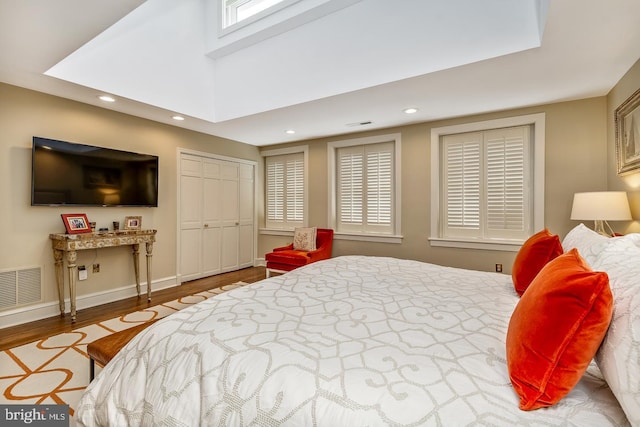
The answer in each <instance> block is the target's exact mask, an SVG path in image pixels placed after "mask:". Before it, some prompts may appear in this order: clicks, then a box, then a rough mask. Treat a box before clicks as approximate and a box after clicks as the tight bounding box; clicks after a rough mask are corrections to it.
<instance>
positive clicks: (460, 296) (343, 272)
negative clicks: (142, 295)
mask: <svg viewBox="0 0 640 427" xmlns="http://www.w3.org/2000/svg"><path fill="white" fill-rule="evenodd" d="M599 244H601V242H599ZM639 253H640V250H639ZM592 255H593V256H594V257H595V256H596V255H594V254H592ZM639 256H640V255H639ZM638 259H640V258H638ZM592 261H593V260H592ZM519 299H520V298H519V296H518V294H517V293H516V292H515V291H514V285H513V282H512V280H511V276H508V275H504V274H498V273H489V272H479V271H471V270H463V269H457V268H450V267H443V266H438V265H433V264H428V263H423V262H418V261H411V260H402V259H396V258H387V257H367V256H341V257H336V258H332V259H329V260H326V261H320V262H317V263H313V264H310V265H307V266H305V267H302V268H299V269H296V270H294V271H292V272H289V273H287V274H284V275H281V276H276V277H271V278H269V279H265V280H262V281H260V282H257V283H254V284H251V285H248V286H245V287H242V288H238V289H234V290H231V291H229V292H226V293H223V294H221V295H218V296H215V297H213V298H211V299H209V300H206V301H203V302H201V303H199V304H197V305H195V306H192V307H189V308H186V309H184V310H182V311H180V312H177V313H175V314H172V315H171V316H168V317H166V318H164V319H161V320H160V321H158V322H156V324H155V325H153V326H152V327H150V328H148V329H146V330H145V331H143V332H142V333H140V334H139V335H138V336H137V337H135V338H134V339H133V340H132V341H131V342H130V343H129V344H128V345H127V346H126V347H125V348H123V350H122V351H121V352H120V353H119V354H118V355H117V356H116V357H115V358H114V359H113V360H112V361H111V362H110V363H109V364H108V365H107V366H106V367H105V368H104V369H103V370H102V372H100V374H99V375H98V376H97V378H96V379H95V380H94V381H93V382H92V383H91V384H90V385H89V387H88V388H87V390H86V391H85V394H84V395H83V397H82V399H81V401H80V404H79V406H78V408H77V411H76V420H77V422H78V423H79V424H81V425H86V426H94V425H176V426H196V425H201V426H205V425H234V426H236V425H237V426H248V425H254V426H280V425H287V426H365V425H366V426H382V425H392V426H418V425H434V426H435V425H446V426H450V425H456V426H458V425H492V426H514V425H519V426H523V425H530V426H551V425H554V426H555V425H566V426H599V427H601V426H609V425H610V426H625V425H630V422H629V420H628V419H627V417H626V415H625V411H624V410H623V409H622V408H621V405H620V404H619V402H618V399H617V398H616V396H615V395H614V393H613V392H612V389H611V387H609V385H608V383H607V382H606V381H605V379H604V378H603V374H602V373H601V371H600V369H599V368H598V366H597V364H596V363H595V362H591V363H590V364H589V367H588V369H587V371H586V373H585V374H584V375H583V376H582V378H581V379H580V381H579V383H578V384H577V385H576V386H575V387H574V388H573V389H572V390H571V391H570V392H569V394H568V395H566V396H565V397H564V398H563V399H562V400H561V401H560V402H559V403H557V404H555V405H553V406H551V407H549V408H543V409H538V410H535V411H523V410H520V409H519V408H518V396H517V394H516V393H515V392H514V388H513V387H512V385H511V381H510V376H509V371H508V368H507V362H506V355H505V335H506V333H507V328H508V324H509V320H510V317H511V315H512V313H513V311H514V307H515V306H516V305H517V303H518V301H519Z"/></svg>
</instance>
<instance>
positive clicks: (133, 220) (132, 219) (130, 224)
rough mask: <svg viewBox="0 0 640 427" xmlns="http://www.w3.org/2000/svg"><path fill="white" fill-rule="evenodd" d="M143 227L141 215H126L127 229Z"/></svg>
mask: <svg viewBox="0 0 640 427" xmlns="http://www.w3.org/2000/svg"><path fill="white" fill-rule="evenodd" d="M141 227H142V217H141V216H126V217H124V229H125V230H140V228H141Z"/></svg>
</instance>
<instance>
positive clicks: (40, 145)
mask: <svg viewBox="0 0 640 427" xmlns="http://www.w3.org/2000/svg"><path fill="white" fill-rule="evenodd" d="M31 184H32V185H31V205H32V206H147V207H157V206H158V156H154V155H150V154H141V153H132V152H128V151H121V150H114V149H110V148H103V147H94V146H92V145H84V144H76V143H71V142H65V141H57V140H54V139H48V138H41V137H37V136H34V137H33V153H32V163H31Z"/></svg>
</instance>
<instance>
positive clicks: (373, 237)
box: [333, 233, 403, 243]
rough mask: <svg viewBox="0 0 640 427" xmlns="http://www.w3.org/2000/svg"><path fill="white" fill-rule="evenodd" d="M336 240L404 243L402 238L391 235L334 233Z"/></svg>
mask: <svg viewBox="0 0 640 427" xmlns="http://www.w3.org/2000/svg"><path fill="white" fill-rule="evenodd" d="M333 239H334V240H357V241H361V242H378V243H402V239H403V237H402V236H399V235H390V234H354V233H334V234H333Z"/></svg>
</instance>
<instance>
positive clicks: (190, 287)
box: [0, 267, 265, 351]
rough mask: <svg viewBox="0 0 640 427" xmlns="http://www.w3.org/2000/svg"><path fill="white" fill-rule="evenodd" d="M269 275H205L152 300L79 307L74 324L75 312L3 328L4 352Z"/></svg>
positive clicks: (249, 271) (256, 271) (0, 346)
mask: <svg viewBox="0 0 640 427" xmlns="http://www.w3.org/2000/svg"><path fill="white" fill-rule="evenodd" d="M264 278H265V268H264V267H250V268H245V269H242V270H238V271H232V272H230V273H224V274H218V275H216V276H210V277H205V278H202V279H198V280H193V281H191V282H185V283H183V284H182V285H180V286H174V287H171V288H168V289H161V290H158V291H154V292H153V293H152V294H151V302H147V299H146V298H145V297H146V294H145V293H143V295H142V296H141V297H131V298H127V299H123V300H120V301H116V302H113V303H109V304H104V305H100V306H97V307H91V308H87V309H84V310H78V312H77V319H76V321H75V322H74V323H71V315H70V314H69V313H67V314H66V315H65V316H64V317H62V316H55V317H50V318H48V319H42V320H38V321H35V322H30V323H25V324H22V325H18V326H12V327H9V328H4V329H0V351H2V350H6V349H9V348H13V347H17V346H19V345H22V344H27V343H30V342H33V341H36V340H38V339H42V338H46V337H50V336H53V335H57V334H60V333H63V332H69V331H71V330H73V329H77V328H81V327H83V326H88V325H91V324H93V323H96V322H100V321H103V320H108V319H112V318H114V317H118V316H121V315H123V314H127V313H131V312H134V311H138V310H142V309H145V308H147V307H153V306H154V305H158V304H162V303H165V302H168V301H173V300H175V299H177V298H180V297H183V296H187V295H192V294H195V293H198V292H202V291H206V290H209V289H214V288H218V287H220V286H223V285H228V284H231V283H235V282H240V281H242V282H246V283H253V282H257V281H259V280H262V279H264Z"/></svg>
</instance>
